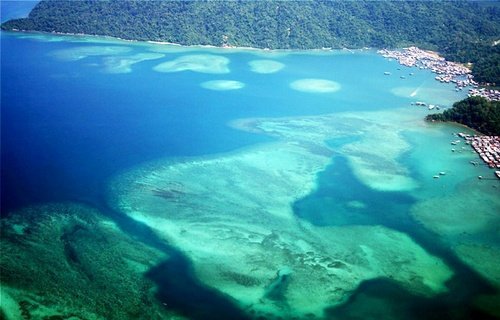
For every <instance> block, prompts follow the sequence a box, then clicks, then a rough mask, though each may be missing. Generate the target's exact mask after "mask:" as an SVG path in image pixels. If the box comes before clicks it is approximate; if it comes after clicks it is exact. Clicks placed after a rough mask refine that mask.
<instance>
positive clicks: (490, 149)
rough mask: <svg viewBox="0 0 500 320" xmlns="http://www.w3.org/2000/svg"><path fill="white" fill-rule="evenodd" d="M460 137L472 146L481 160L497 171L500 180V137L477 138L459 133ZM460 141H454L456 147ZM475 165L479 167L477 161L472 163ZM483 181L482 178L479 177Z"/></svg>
mask: <svg viewBox="0 0 500 320" xmlns="http://www.w3.org/2000/svg"><path fill="white" fill-rule="evenodd" d="M457 136H458V137H461V138H463V139H465V141H466V142H465V143H466V144H469V145H471V146H472V148H473V149H474V151H476V153H477V154H478V155H479V157H480V158H481V160H483V162H484V163H485V164H486V165H488V166H489V167H490V168H493V169H496V171H495V175H496V176H497V178H498V179H500V136H477V135H469V134H465V133H458V134H457ZM459 141H460V140H456V141H453V142H452V144H454V145H456V144H457V143H458V142H459ZM471 163H472V164H473V165H478V164H479V163H478V162H476V161H471ZM479 178H480V179H482V178H483V177H482V176H479Z"/></svg>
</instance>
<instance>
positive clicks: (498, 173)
mask: <svg viewBox="0 0 500 320" xmlns="http://www.w3.org/2000/svg"><path fill="white" fill-rule="evenodd" d="M495 175H496V176H497V178H498V179H500V170H497V171H495Z"/></svg>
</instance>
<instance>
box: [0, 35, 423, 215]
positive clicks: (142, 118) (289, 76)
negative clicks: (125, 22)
mask: <svg viewBox="0 0 500 320" xmlns="http://www.w3.org/2000/svg"><path fill="white" fill-rule="evenodd" d="M70 39H71V38H70ZM111 44H112V45H120V46H123V45H124V43H122V42H114V43H111ZM96 45H97V46H106V45H109V43H108V44H107V43H97V44H96V43H92V42H70V41H63V42H47V41H40V40H39V39H37V38H32V39H30V38H28V39H20V38H19V37H16V36H15V35H12V34H8V33H2V52H1V59H2V74H1V77H2V93H1V95H2V96H1V102H2V123H1V124H2V212H3V213H5V212H6V211H7V210H10V209H13V208H15V207H19V206H22V205H26V204H29V203H33V202H41V201H56V200H89V199H91V198H93V197H95V196H96V193H99V192H101V191H102V189H103V186H104V184H105V183H106V182H107V180H108V179H109V177H110V176H112V175H113V174H115V173H117V172H119V171H121V170H123V169H126V168H129V167H131V166H133V165H136V164H139V163H141V162H144V161H149V160H152V159H157V158H160V157H165V156H192V155H201V154H210V153H217V152H223V151H229V150H234V149H236V148H239V147H243V146H246V145H249V144H252V143H256V142H259V141H264V140H265V139H266V138H265V137H259V136H256V135H252V134H248V133H245V132H241V131H236V130H233V129H231V128H229V127H228V126H227V125H226V123H227V122H228V121H230V120H233V119H236V118H241V117H262V116H266V117H270V116H271V117H272V116H284V115H286V116H294V115H303V114H308V115H309V114H322V113H330V112H336V111H343V110H370V109H378V108H380V107H381V106H383V107H384V108H390V107H400V106H401V103H402V101H403V102H405V99H402V98H400V99H394V96H393V95H388V94H373V90H375V88H377V90H380V87H382V88H383V89H387V90H389V89H390V88H391V87H392V86H394V83H393V82H391V81H387V79H384V81H385V82H383V83H380V75H381V74H382V73H383V71H384V70H387V69H388V68H393V69H394V63H390V62H388V61H386V60H384V59H382V58H381V57H379V56H377V55H374V54H372V53H366V54H357V55H353V54H348V53H345V54H340V55H338V56H336V57H335V59H325V58H324V56H322V55H288V56H284V57H281V58H279V59H278V60H279V61H280V62H282V63H284V64H285V65H286V67H285V69H283V70H282V72H279V73H276V74H256V73H253V72H251V71H250V70H249V68H248V66H247V63H248V61H250V60H254V59H262V57H259V56H255V55H252V54H249V53H245V52H243V53H235V54H228V55H226V56H227V57H228V58H230V59H231V63H230V67H231V70H232V73H231V74H229V75H226V74H223V75H217V74H203V73H194V72H179V73H171V74H165V73H159V72H154V71H152V67H153V66H154V65H156V64H158V63H159V62H158V61H145V62H142V63H139V64H136V65H134V66H133V72H132V73H126V74H107V73H105V72H103V70H102V67H100V64H101V65H102V57H88V58H85V59H82V60H78V61H60V60H58V59H57V58H55V57H54V56H53V52H55V51H57V50H61V49H68V48H78V47H85V46H96ZM125 45H129V46H130V47H131V48H132V49H133V50H134V51H133V52H132V53H135V52H143V51H146V49H147V47H144V46H142V45H139V44H125ZM196 53H199V52H194V54H196ZM189 54H193V53H189ZM180 55H182V53H168V54H167V57H165V58H164V59H162V60H159V61H165V60H169V59H174V58H176V57H178V56H180ZM353 67H354V69H353ZM395 72H397V71H395ZM399 72H402V73H403V72H407V71H404V70H403V71H399ZM234 74H236V76H235V75H234ZM375 75H378V77H375ZM235 77H236V78H237V79H238V80H239V81H243V82H245V83H246V87H245V88H244V89H242V90H240V91H239V92H224V93H223V94H221V93H220V92H217V91H210V90H205V89H201V88H200V87H198V86H197V85H196V83H201V82H203V81H207V80H213V79H228V78H229V79H233V78H235ZM310 77H314V78H326V79H332V80H334V81H337V82H340V83H341V84H342V89H341V90H342V94H341V95H340V94H333V95H317V94H316V95H315V94H304V93H301V92H293V91H292V90H290V89H289V87H288V83H289V82H290V81H293V80H296V79H300V78H310ZM418 77H420V78H418ZM374 78H378V80H376V79H374ZM394 79H397V77H394ZM429 79H431V75H430V74H428V73H423V72H422V73H419V72H417V74H416V75H415V79H414V81H415V82H417V83H419V82H422V83H423V82H426V81H429ZM392 81H397V80H392ZM375 82H377V84H376V86H375ZM367 97H370V98H369V99H368V98H367ZM409 101H410V100H409V99H408V100H407V102H408V103H409Z"/></svg>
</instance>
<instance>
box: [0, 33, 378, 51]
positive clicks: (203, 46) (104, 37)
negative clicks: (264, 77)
mask: <svg viewBox="0 0 500 320" xmlns="http://www.w3.org/2000/svg"><path fill="white" fill-rule="evenodd" d="M1 32H5V33H12V34H20V33H24V34H28V35H29V34H34V35H45V36H67V37H81V38H84V37H90V38H95V39H96V40H108V41H110V42H112V41H125V42H128V43H137V44H156V45H165V46H175V47H183V48H190V49H196V48H200V49H217V50H218V49H220V50H228V51H230V50H238V51H257V52H272V53H282V52H283V53H290V52H299V53H300V52H306V53H311V52H328V53H333V52H337V51H347V52H349V53H354V52H364V51H373V52H376V50H379V49H377V48H370V47H363V48H345V47H344V48H312V49H270V48H258V47H247V46H215V45H210V44H192V45H187V44H181V43H176V42H168V41H156V40H137V39H124V38H120V37H115V36H108V35H98V34H88V33H66V32H59V31H52V32H48V31H37V30H18V29H12V30H1Z"/></svg>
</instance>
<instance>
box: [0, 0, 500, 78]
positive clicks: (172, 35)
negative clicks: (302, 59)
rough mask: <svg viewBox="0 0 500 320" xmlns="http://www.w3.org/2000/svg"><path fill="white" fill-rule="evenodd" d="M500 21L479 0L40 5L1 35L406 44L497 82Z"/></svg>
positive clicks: (65, 0)
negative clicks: (470, 64) (21, 32)
mask: <svg viewBox="0 0 500 320" xmlns="http://www.w3.org/2000/svg"><path fill="white" fill-rule="evenodd" d="M499 16H500V5H499V4H498V3H496V2H478V1H474V2H465V1H276V0H271V1H134V0H119V1H118V0H110V1H96V0H85V1H71V0H43V1H41V2H40V3H39V4H38V5H37V6H36V7H35V9H34V10H33V11H32V12H31V14H30V15H29V17H28V18H27V19H18V20H12V21H8V22H7V23H5V24H3V25H2V28H3V29H20V30H38V31H49V32H51V31H58V32H65V33H86V34H97V35H109V36H115V37H120V38H124V39H137V40H158V41H168V42H175V43H180V44H185V45H192V44H210V45H217V46H221V45H232V46H251V47H258V48H294V49H296V48H300V49H307V48H322V47H333V48H342V47H348V48H361V47H376V48H381V47H388V48H394V47H401V46H407V45H410V44H411V45H417V46H419V47H422V48H426V49H433V50H439V51H440V52H442V53H443V54H445V56H447V58H451V59H452V60H456V61H460V62H473V63H474V67H473V72H474V74H476V76H477V79H479V80H480V81H483V82H494V83H500V69H499V65H498V63H499V61H500V52H499V49H498V46H494V45H493V43H494V41H496V40H498V38H499V34H498V30H500V27H499V26H500V20H499V19H498V17H499Z"/></svg>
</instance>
